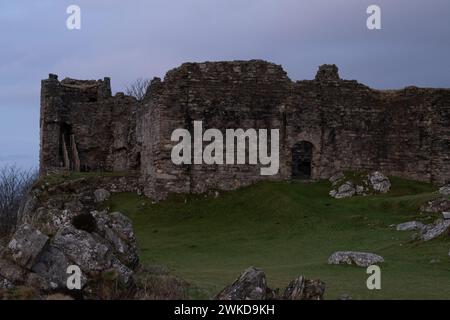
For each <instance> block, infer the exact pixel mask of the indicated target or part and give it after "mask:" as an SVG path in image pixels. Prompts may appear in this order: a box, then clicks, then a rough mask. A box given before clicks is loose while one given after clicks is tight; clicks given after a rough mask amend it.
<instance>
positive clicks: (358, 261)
mask: <svg viewBox="0 0 450 320" xmlns="http://www.w3.org/2000/svg"><path fill="white" fill-rule="evenodd" d="M382 262H384V259H383V257H381V256H379V255H376V254H374V253H369V252H357V251H337V252H335V253H333V254H332V255H331V256H330V257H329V258H328V264H349V265H356V266H358V267H366V268H367V267H368V266H371V265H374V264H379V263H382Z"/></svg>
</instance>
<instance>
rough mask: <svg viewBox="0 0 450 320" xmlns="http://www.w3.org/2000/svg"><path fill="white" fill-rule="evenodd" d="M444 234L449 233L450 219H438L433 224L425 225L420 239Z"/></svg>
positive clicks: (428, 239) (431, 238)
mask: <svg viewBox="0 0 450 320" xmlns="http://www.w3.org/2000/svg"><path fill="white" fill-rule="evenodd" d="M444 234H445V235H449V234H450V220H438V221H436V222H435V223H434V224H431V225H427V226H426V227H425V228H424V229H423V230H422V233H421V235H420V239H421V240H423V241H430V240H433V239H436V238H437V237H439V236H441V235H444Z"/></svg>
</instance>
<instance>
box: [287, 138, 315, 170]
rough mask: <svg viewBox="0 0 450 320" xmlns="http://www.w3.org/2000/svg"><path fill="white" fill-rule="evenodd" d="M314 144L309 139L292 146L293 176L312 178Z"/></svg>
mask: <svg viewBox="0 0 450 320" xmlns="http://www.w3.org/2000/svg"><path fill="white" fill-rule="evenodd" d="M312 155H313V145H312V143H311V142H308V141H301V142H299V143H296V144H295V145H294V146H293V147H292V177H293V178H297V179H310V178H311V173H312Z"/></svg>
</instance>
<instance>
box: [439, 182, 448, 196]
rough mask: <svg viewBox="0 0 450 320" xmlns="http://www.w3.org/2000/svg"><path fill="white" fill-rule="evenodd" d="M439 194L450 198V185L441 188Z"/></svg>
mask: <svg viewBox="0 0 450 320" xmlns="http://www.w3.org/2000/svg"><path fill="white" fill-rule="evenodd" d="M439 193H440V194H442V195H443V196H450V184H448V185H446V186H443V187H441V188H439Z"/></svg>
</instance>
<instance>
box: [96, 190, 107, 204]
mask: <svg viewBox="0 0 450 320" xmlns="http://www.w3.org/2000/svg"><path fill="white" fill-rule="evenodd" d="M94 196H95V201H96V202H103V201H106V200H108V199H109V197H111V193H110V192H109V191H108V190H105V189H97V190H95V191H94Z"/></svg>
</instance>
